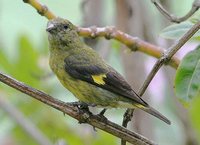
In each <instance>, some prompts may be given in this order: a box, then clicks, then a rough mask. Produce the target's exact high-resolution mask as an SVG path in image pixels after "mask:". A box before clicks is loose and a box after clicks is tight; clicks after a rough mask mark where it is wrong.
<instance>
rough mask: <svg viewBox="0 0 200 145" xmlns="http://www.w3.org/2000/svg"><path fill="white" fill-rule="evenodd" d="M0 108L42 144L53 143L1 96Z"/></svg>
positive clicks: (49, 144)
mask: <svg viewBox="0 0 200 145" xmlns="http://www.w3.org/2000/svg"><path fill="white" fill-rule="evenodd" d="M0 108H1V109H2V110H4V111H5V112H7V113H8V114H9V115H10V117H11V118H13V119H14V120H15V121H16V122H17V123H18V124H19V125H20V126H21V127H22V128H23V129H24V130H25V131H26V132H27V133H28V134H29V135H30V136H31V137H32V138H33V139H35V141H37V142H38V144H40V145H53V144H52V143H51V142H50V140H49V139H48V138H47V137H46V136H44V134H43V133H42V132H41V131H40V130H39V129H38V128H37V127H36V126H35V125H34V124H32V123H31V122H30V120H28V119H27V118H25V116H24V115H23V114H22V113H21V112H20V111H19V110H18V109H17V108H16V107H15V106H13V105H11V104H9V103H8V102H6V101H5V100H3V98H0Z"/></svg>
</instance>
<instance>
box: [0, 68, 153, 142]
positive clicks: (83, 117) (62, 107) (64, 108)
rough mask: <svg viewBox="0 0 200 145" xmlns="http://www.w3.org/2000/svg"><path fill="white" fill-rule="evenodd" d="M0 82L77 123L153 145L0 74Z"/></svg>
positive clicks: (136, 135) (127, 131) (125, 130)
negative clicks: (75, 120)
mask: <svg viewBox="0 0 200 145" xmlns="http://www.w3.org/2000/svg"><path fill="white" fill-rule="evenodd" d="M0 81H1V82H3V83H4V84H7V85H8V86H10V87H12V88H15V89H17V90H19V91H21V92H22V93H25V94H27V95H29V96H31V97H33V98H35V99H37V100H39V101H40V102H43V103H45V104H47V105H48V106H51V107H53V108H55V109H57V110H59V111H61V112H63V113H64V114H67V115H69V116H71V117H73V118H75V119H77V120H78V121H79V122H82V123H88V124H90V125H92V126H94V127H96V128H99V129H101V130H104V131H106V132H108V133H110V134H112V135H114V136H116V137H118V138H120V139H123V140H126V141H127V142H130V143H132V144H135V145H155V143H153V142H152V141H150V140H148V139H147V138H145V137H143V136H142V135H139V134H137V133H135V132H131V131H129V130H127V129H126V128H124V127H121V126H119V125H117V124H115V123H113V122H111V121H109V120H105V119H102V117H100V116H98V115H93V114H91V113H90V112H88V111H85V110H81V109H80V108H78V107H75V106H74V105H72V104H70V103H65V102H62V101H60V100H58V99H56V98H53V97H51V96H50V95H47V94H45V93H44V92H42V91H40V90H37V89H34V88H32V87H30V86H28V85H25V84H24V83H22V82H19V81H17V80H15V79H13V78H11V77H10V76H8V75H5V74H3V73H1V72H0Z"/></svg>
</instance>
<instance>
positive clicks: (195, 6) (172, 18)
mask: <svg viewBox="0 0 200 145" xmlns="http://www.w3.org/2000/svg"><path fill="white" fill-rule="evenodd" d="M151 2H152V3H153V4H154V5H155V6H156V7H157V9H158V10H159V11H160V13H161V14H162V15H163V16H165V17H166V18H167V19H168V20H170V21H171V22H174V23H180V22H183V21H185V20H187V19H188V18H190V17H191V16H192V15H193V14H194V13H195V12H196V11H197V10H198V9H199V8H200V0H194V2H193V4H192V8H191V9H190V11H189V12H188V13H187V14H186V15H185V16H183V17H180V18H178V17H176V16H174V15H172V14H170V13H169V12H168V11H167V10H166V9H165V8H164V7H163V6H162V5H161V4H160V3H159V2H157V0H151Z"/></svg>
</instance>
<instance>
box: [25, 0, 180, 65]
mask: <svg viewBox="0 0 200 145" xmlns="http://www.w3.org/2000/svg"><path fill="white" fill-rule="evenodd" d="M23 1H24V2H26V3H28V4H30V5H31V6H33V7H34V8H35V9H36V10H37V11H38V12H39V14H41V15H42V16H45V17H46V18H47V19H53V18H55V17H56V16H55V15H54V14H53V13H52V12H50V11H49V10H48V8H47V7H46V6H44V5H42V4H40V3H39V2H38V1H36V0H23ZM77 31H78V34H79V35H80V36H83V37H91V38H96V37H105V38H106V39H115V40H117V41H119V42H121V43H123V44H124V45H126V46H127V47H128V48H129V49H130V50H131V51H140V52H143V53H145V54H148V55H150V56H153V57H156V58H160V57H161V56H162V54H163V53H164V49H163V48H161V47H158V46H155V45H152V44H150V43H148V42H145V41H143V40H141V39H139V38H137V37H132V36H130V35H128V34H126V33H124V32H121V31H119V30H117V29H116V28H114V27H102V28H96V27H90V28H80V27H77ZM179 63H180V60H179V59H178V58H177V57H172V58H171V60H170V61H169V63H168V64H169V65H170V66H172V67H173V68H175V69H176V68H177V67H178V65H179Z"/></svg>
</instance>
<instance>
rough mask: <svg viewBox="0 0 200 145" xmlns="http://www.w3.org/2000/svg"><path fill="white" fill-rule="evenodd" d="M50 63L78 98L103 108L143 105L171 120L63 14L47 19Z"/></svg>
mask: <svg viewBox="0 0 200 145" xmlns="http://www.w3.org/2000/svg"><path fill="white" fill-rule="evenodd" d="M46 31H47V33H48V41H49V51H50V57H49V65H50V68H51V69H52V71H53V72H54V74H55V75H56V76H57V78H58V80H59V81H60V82H61V84H62V85H63V86H64V87H65V88H66V89H67V90H69V91H70V92H71V93H72V94H73V95H74V96H75V97H76V98H77V99H78V100H79V101H81V102H83V103H86V104H88V105H90V104H92V105H94V106H96V107H101V108H130V109H135V108H138V109H141V110H143V111H145V112H147V113H149V114H151V115H153V116H155V117H157V118H158V119H160V120H162V121H164V122H165V123H167V124H171V122H170V120H169V119H167V118H166V117H165V116H164V115H162V114H161V113H159V112H158V111H157V110H155V109H154V108H153V107H151V106H150V105H149V104H148V103H147V102H145V101H144V100H143V99H142V98H141V97H140V96H139V95H138V94H137V93H136V92H135V91H134V90H133V89H132V88H131V86H130V85H129V84H128V83H127V81H126V80H125V78H124V77H123V76H122V75H121V74H120V73H118V72H117V71H116V70H115V69H114V68H113V67H111V66H110V65H109V64H107V63H106V61H105V60H104V59H103V58H102V57H101V56H100V55H99V54H98V53H97V52H96V51H95V50H94V49H92V48H91V47H89V46H88V45H86V44H85V43H84V42H83V41H82V40H81V38H80V37H79V35H78V32H77V27H76V26H75V25H74V24H72V23H71V22H70V21H69V20H67V19H63V18H60V17H56V18H53V19H51V20H49V21H48V23H47V27H46Z"/></svg>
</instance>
